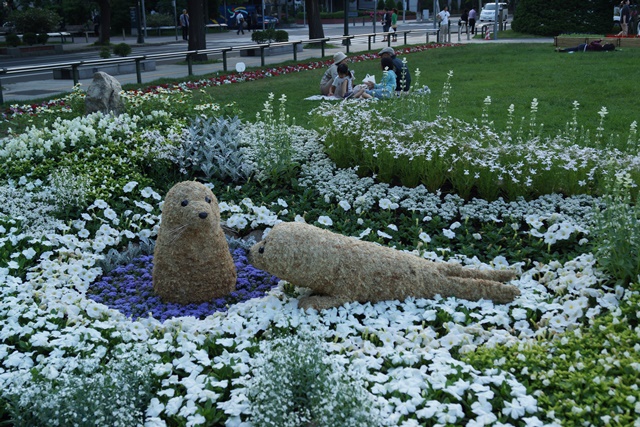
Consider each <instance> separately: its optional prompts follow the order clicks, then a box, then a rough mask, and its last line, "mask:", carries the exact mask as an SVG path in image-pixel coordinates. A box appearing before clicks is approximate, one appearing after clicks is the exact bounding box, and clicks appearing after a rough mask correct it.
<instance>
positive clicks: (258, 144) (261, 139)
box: [251, 93, 300, 185]
mask: <svg viewBox="0 0 640 427" xmlns="http://www.w3.org/2000/svg"><path fill="white" fill-rule="evenodd" d="M273 101H274V94H273V93H270V94H269V99H268V100H267V101H266V102H265V103H264V109H263V110H262V115H258V116H257V123H256V126H255V127H254V128H253V129H252V132H253V134H252V135H251V137H252V138H253V141H254V142H253V145H252V149H253V159H252V160H253V162H254V163H255V168H256V176H257V178H258V180H259V181H261V182H262V183H271V184H273V185H289V184H290V183H291V182H292V180H294V179H295V177H296V176H297V173H298V169H299V167H300V165H299V164H298V163H297V162H296V161H295V160H294V157H295V149H294V148H293V136H292V135H291V132H290V128H289V126H290V125H291V118H290V117H289V115H288V114H287V113H286V105H285V103H286V96H282V97H281V98H280V99H279V101H280V106H279V108H278V111H277V112H276V111H275V105H274V102H273Z"/></svg>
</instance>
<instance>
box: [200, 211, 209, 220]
mask: <svg viewBox="0 0 640 427" xmlns="http://www.w3.org/2000/svg"><path fill="white" fill-rule="evenodd" d="M208 215H209V214H208V213H206V212H200V213H199V214H198V216H199V217H200V218H202V219H205V218H206V217H207V216H208Z"/></svg>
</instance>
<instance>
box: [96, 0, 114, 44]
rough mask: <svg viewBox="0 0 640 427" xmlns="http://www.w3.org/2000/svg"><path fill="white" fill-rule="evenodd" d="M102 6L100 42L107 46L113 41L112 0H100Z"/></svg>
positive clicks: (99, 4) (99, 3) (99, 5)
mask: <svg viewBox="0 0 640 427" xmlns="http://www.w3.org/2000/svg"><path fill="white" fill-rule="evenodd" d="M98 7H99V8H100V37H99V38H98V44H101V45H104V46H107V45H109V43H110V42H111V34H110V33H111V0H98Z"/></svg>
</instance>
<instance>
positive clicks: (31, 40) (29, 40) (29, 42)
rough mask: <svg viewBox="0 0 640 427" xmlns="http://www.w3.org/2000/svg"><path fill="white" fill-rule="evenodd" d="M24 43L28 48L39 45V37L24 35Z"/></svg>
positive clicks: (31, 34)
mask: <svg viewBox="0 0 640 427" xmlns="http://www.w3.org/2000/svg"><path fill="white" fill-rule="evenodd" d="M22 42H23V43H24V44H26V45H27V46H33V45H34V44H36V43H38V35H37V34H36V33H24V35H23V36H22Z"/></svg>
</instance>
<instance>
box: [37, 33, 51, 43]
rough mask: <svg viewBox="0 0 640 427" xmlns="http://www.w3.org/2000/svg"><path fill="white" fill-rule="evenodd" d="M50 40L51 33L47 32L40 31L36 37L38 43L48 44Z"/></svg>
mask: <svg viewBox="0 0 640 427" xmlns="http://www.w3.org/2000/svg"><path fill="white" fill-rule="evenodd" d="M48 40H49V34H47V33H38V36H37V38H36V41H37V43H38V44H47V41H48Z"/></svg>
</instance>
